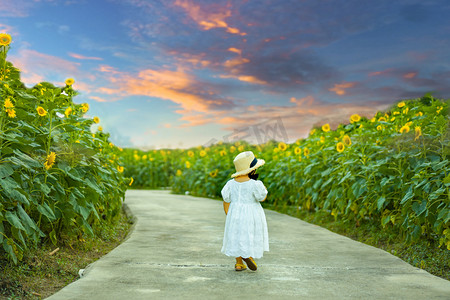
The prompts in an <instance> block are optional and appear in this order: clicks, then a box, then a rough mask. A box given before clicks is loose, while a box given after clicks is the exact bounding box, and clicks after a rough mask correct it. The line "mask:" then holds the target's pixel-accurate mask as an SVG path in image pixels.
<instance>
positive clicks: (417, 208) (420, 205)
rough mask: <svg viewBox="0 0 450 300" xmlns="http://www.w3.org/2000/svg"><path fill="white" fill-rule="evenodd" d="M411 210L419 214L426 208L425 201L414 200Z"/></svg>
mask: <svg viewBox="0 0 450 300" xmlns="http://www.w3.org/2000/svg"><path fill="white" fill-rule="evenodd" d="M411 208H412V210H413V211H414V212H415V213H416V215H417V216H420V215H421V214H422V213H423V212H424V211H425V210H426V209H427V201H426V200H422V202H420V203H419V202H414V203H413V204H412V206H411Z"/></svg>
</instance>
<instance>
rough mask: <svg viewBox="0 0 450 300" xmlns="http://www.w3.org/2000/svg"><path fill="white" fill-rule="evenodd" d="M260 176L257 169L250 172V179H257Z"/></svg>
mask: <svg viewBox="0 0 450 300" xmlns="http://www.w3.org/2000/svg"><path fill="white" fill-rule="evenodd" d="M258 176H259V174H256V170H253V171H251V172H250V173H248V177H250V179H253V180H257V179H258Z"/></svg>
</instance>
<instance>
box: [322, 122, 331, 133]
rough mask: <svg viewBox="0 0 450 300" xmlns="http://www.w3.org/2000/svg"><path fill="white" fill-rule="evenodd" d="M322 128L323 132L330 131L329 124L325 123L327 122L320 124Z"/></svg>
mask: <svg viewBox="0 0 450 300" xmlns="http://www.w3.org/2000/svg"><path fill="white" fill-rule="evenodd" d="M322 130H323V131H324V132H328V131H330V124H328V123H327V124H324V125H322Z"/></svg>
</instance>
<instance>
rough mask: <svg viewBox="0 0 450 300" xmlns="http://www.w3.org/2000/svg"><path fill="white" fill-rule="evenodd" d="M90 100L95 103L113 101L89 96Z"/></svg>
mask: <svg viewBox="0 0 450 300" xmlns="http://www.w3.org/2000/svg"><path fill="white" fill-rule="evenodd" d="M89 98H90V99H92V100H94V101H97V102H111V101H108V100H106V99H104V98H101V97H97V96H89Z"/></svg>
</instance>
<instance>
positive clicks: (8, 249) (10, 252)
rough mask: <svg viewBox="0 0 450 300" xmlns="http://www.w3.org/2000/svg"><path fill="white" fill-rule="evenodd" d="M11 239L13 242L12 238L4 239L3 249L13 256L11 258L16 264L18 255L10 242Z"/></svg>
mask: <svg viewBox="0 0 450 300" xmlns="http://www.w3.org/2000/svg"><path fill="white" fill-rule="evenodd" d="M9 241H11V242H12V240H11V239H4V240H3V249H5V252H6V253H8V255H9V257H11V259H12V260H13V262H14V264H17V256H16V254H15V253H14V250H13V247H12V246H11V245H10V244H9V243H8V242H9ZM12 243H13V242H12Z"/></svg>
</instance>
